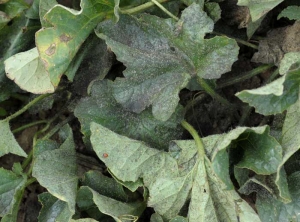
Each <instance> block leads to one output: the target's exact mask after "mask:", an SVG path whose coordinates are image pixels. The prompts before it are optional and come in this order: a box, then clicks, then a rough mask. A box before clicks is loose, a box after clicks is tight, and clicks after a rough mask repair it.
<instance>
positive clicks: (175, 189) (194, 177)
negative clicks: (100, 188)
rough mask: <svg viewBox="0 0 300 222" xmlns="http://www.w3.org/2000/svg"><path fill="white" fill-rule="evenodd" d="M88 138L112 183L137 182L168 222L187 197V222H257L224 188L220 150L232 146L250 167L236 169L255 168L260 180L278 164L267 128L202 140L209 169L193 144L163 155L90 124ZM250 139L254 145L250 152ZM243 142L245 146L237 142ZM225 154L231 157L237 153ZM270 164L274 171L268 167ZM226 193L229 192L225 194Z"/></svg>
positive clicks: (186, 143)
mask: <svg viewBox="0 0 300 222" xmlns="http://www.w3.org/2000/svg"><path fill="white" fill-rule="evenodd" d="M91 132H92V135H91V142H92V145H93V148H94V150H95V152H96V154H97V155H98V157H99V158H100V159H101V160H102V161H103V162H104V163H105V164H106V166H107V167H108V168H109V171H110V172H111V173H112V174H113V175H114V177H116V178H118V179H119V180H120V181H123V182H136V181H138V180H139V179H141V178H142V179H143V184H144V186H146V187H147V188H148V190H149V199H148V206H151V207H153V208H154V209H155V211H156V212H157V213H158V214H160V215H162V216H163V218H165V219H169V220H170V219H172V218H174V217H175V216H176V215H177V214H178V213H179V211H180V209H181V208H182V206H183V204H184V203H185V202H186V201H187V200H188V199H189V194H190V195H191V197H190V198H191V202H190V207H189V211H188V217H189V221H216V220H221V221H236V220H237V218H240V219H241V221H253V220H255V221H259V218H258V216H257V215H256V214H255V212H254V211H253V209H252V208H251V207H250V206H249V205H248V204H247V203H246V202H245V201H244V200H242V199H241V197H239V195H238V194H237V193H236V192H235V191H234V190H233V187H230V186H228V184H229V182H228V181H230V176H229V158H228V157H227V158H226V155H228V154H227V152H226V148H228V147H229V145H230V144H231V143H232V142H235V143H238V144H239V146H240V147H239V148H242V149H243V150H244V152H245V159H246V158H247V157H248V156H250V159H251V156H252V157H253V158H252V161H251V163H250V162H249V163H247V161H246V162H245V160H243V159H241V161H240V162H241V164H240V166H239V167H245V168H249V169H251V170H253V169H254V170H255V169H256V167H257V165H260V166H263V169H262V170H261V171H259V172H258V173H261V174H265V173H266V170H267V173H268V174H270V173H274V172H276V170H277V167H278V165H279V164H280V162H281V148H280V145H279V144H278V142H276V140H275V139H274V138H273V137H271V136H269V134H268V133H269V131H268V128H267V127H258V128H246V127H242V128H238V129H236V130H233V131H232V132H231V133H229V134H228V135H227V134H224V135H214V136H210V137H207V138H204V144H205V148H206V152H207V155H208V156H210V157H211V159H212V163H211V162H210V160H209V159H207V158H203V159H202V158H201V157H199V156H197V148H196V146H195V142H194V141H175V143H172V146H170V151H171V152H170V153H166V152H162V151H158V150H156V149H153V148H151V147H149V146H147V145H146V144H144V143H143V142H140V141H136V140H132V139H129V138H127V137H124V136H121V135H118V134H116V133H114V132H112V131H110V130H109V129H107V128H105V127H103V126H101V125H98V124H96V123H92V124H91ZM104 138H105V139H104ZM252 139H253V140H255V141H259V143H260V144H258V146H257V147H255V146H254V147H253V144H251V140H252ZM245 140H249V143H245V142H243V141H245ZM231 149H232V150H233V152H234V150H235V149H237V148H231ZM253 149H254V150H256V149H257V150H259V149H260V150H261V152H260V151H259V152H257V150H256V151H253ZM251 151H252V153H251ZM220 154H221V155H220ZM255 155H256V158H255V157H254V156H255ZM222 158H223V159H222ZM272 159H273V160H272ZM270 160H272V161H273V165H276V166H275V167H274V166H271V165H272V164H269V161H270ZM226 161H227V162H226ZM220 175H221V176H220ZM226 177H227V178H226ZM230 183H231V182H230ZM229 185H230V184H229ZM226 187H227V189H228V188H229V189H231V190H226ZM190 192H191V193H190ZM213 206H214V207H213Z"/></svg>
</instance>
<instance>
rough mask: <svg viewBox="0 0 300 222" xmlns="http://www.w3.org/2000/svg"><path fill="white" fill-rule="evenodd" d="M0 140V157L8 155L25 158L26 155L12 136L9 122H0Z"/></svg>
mask: <svg viewBox="0 0 300 222" xmlns="http://www.w3.org/2000/svg"><path fill="white" fill-rule="evenodd" d="M0 138H2V139H0V157H1V156H3V155H5V154H8V153H12V154H15V155H18V156H22V157H27V154H26V153H25V152H24V150H23V149H22V148H21V147H20V145H19V144H18V142H17V141H16V139H15V137H14V135H13V134H12V132H11V130H10V127H9V122H8V121H6V120H0ZM3 138H4V139H3Z"/></svg>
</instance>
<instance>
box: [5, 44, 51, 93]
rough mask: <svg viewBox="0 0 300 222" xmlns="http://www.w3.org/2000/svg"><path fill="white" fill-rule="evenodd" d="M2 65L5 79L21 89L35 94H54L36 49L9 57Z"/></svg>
mask: <svg viewBox="0 0 300 222" xmlns="http://www.w3.org/2000/svg"><path fill="white" fill-rule="evenodd" d="M4 64H5V72H6V75H7V77H8V78H10V79H11V80H13V81H14V82H15V83H16V84H17V85H18V86H19V87H20V88H21V89H23V90H25V91H28V92H31V93H35V94H44V93H51V92H54V87H53V85H52V84H51V81H50V78H49V75H48V73H47V72H46V70H45V68H44V65H43V63H42V61H41V60H40V58H39V53H38V50H37V48H33V49H31V50H29V51H26V52H21V53H18V54H16V55H14V56H11V57H10V58H8V59H6V60H5V61H4Z"/></svg>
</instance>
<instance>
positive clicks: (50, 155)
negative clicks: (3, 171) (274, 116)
mask: <svg viewBox="0 0 300 222" xmlns="http://www.w3.org/2000/svg"><path fill="white" fill-rule="evenodd" d="M63 131H66V132H65V133H66V136H67V138H66V139H65V141H64V142H63V143H62V144H61V146H60V147H59V148H58V149H54V150H48V149H49V148H50V149H52V148H53V147H55V146H53V144H49V143H46V144H39V147H35V148H34V149H37V148H38V149H44V150H45V151H44V152H39V153H37V152H36V154H37V156H36V157H35V158H34V165H33V171H32V175H33V176H34V177H35V178H36V179H37V180H38V181H39V183H40V184H41V185H42V186H43V187H45V188H47V190H48V191H49V193H51V194H52V195H53V196H55V197H57V198H58V199H59V200H62V201H65V202H67V203H68V206H69V210H70V211H71V212H72V214H74V212H75V199H76V192H77V182H78V178H77V170H76V154H75V144H74V141H73V134H72V130H71V128H70V127H69V126H66V127H65V128H63ZM40 145H41V146H40ZM44 145H46V146H47V147H46V148H44V147H43V146H44Z"/></svg>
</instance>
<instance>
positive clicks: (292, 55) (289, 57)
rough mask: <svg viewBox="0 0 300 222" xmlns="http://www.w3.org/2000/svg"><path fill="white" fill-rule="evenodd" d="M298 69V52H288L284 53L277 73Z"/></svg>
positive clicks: (299, 60)
mask: <svg viewBox="0 0 300 222" xmlns="http://www.w3.org/2000/svg"><path fill="white" fill-rule="evenodd" d="M297 69H300V52H288V53H286V54H284V57H283V58H282V60H281V62H280V66H279V73H280V74H281V75H283V74H286V73H288V71H295V70H297Z"/></svg>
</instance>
